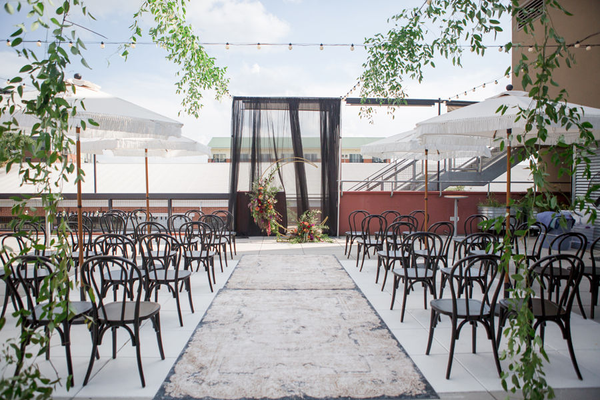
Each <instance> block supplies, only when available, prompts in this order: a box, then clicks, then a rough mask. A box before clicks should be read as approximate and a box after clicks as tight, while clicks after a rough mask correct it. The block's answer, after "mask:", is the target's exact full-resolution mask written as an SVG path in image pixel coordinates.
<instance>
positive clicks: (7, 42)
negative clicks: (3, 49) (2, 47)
mask: <svg viewBox="0 0 600 400" xmlns="http://www.w3.org/2000/svg"><path fill="white" fill-rule="evenodd" d="M6 45H7V46H8V47H10V39H6Z"/></svg>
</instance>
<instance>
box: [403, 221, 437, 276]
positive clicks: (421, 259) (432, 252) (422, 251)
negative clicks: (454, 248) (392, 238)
mask: <svg viewBox="0 0 600 400" xmlns="http://www.w3.org/2000/svg"><path fill="white" fill-rule="evenodd" d="M403 244H404V251H405V252H406V253H407V254H408V257H406V258H404V262H403V263H402V264H403V265H402V266H403V267H404V268H405V269H408V268H413V272H414V277H415V278H425V277H427V276H432V274H431V273H429V271H433V274H435V271H437V269H438V263H439V261H440V259H439V256H438V255H439V254H440V252H441V249H442V247H443V246H444V241H443V240H442V238H441V237H440V236H439V235H436V234H435V233H431V232H415V233H411V234H410V235H408V236H407V237H406V238H404V242H403ZM406 276H408V275H406Z"/></svg>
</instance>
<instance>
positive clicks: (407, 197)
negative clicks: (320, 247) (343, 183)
mask: <svg viewBox="0 0 600 400" xmlns="http://www.w3.org/2000/svg"><path fill="white" fill-rule="evenodd" d="M524 194H525V193H513V194H512V198H514V199H515V200H516V199H520V198H521V197H522V196H523V195H524ZM446 195H464V196H468V197H467V198H466V199H460V200H459V201H458V217H459V222H458V234H461V233H463V224H464V220H465V219H466V218H467V217H468V216H469V215H472V214H477V205H478V204H479V203H481V202H483V201H485V200H486V198H487V192H454V191H445V192H443V194H442V196H441V197H440V192H433V191H432V192H429V202H428V203H429V224H430V225H431V224H432V223H434V222H438V221H450V217H451V216H454V200H453V199H448V198H445V197H444V196H446ZM424 196H425V192H407V191H403V192H394V193H393V195H390V192H344V193H343V195H342V197H341V199H340V229H339V236H344V232H346V231H347V230H349V226H348V215H349V214H350V213H351V212H352V211H354V210H366V211H368V212H369V213H371V214H379V213H381V212H383V211H386V210H396V211H398V212H400V213H401V214H408V213H410V212H411V211H413V210H424V209H425V205H424V200H423V199H424ZM493 196H494V198H495V199H496V200H498V201H501V202H503V201H504V200H505V199H506V193H494V194H493Z"/></svg>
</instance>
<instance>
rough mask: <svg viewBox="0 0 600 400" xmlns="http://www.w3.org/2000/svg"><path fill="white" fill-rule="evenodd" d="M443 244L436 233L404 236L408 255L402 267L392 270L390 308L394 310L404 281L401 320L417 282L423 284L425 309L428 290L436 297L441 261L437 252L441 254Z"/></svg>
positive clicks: (418, 233) (417, 233)
mask: <svg viewBox="0 0 600 400" xmlns="http://www.w3.org/2000/svg"><path fill="white" fill-rule="evenodd" d="M442 246H443V241H442V238H441V237H440V236H438V235H436V234H435V233H430V232H416V233H412V234H410V235H408V236H407V237H406V238H404V241H403V247H404V251H405V252H406V254H407V256H406V257H404V258H403V259H402V262H401V264H402V268H395V269H394V270H393V271H392V272H393V274H394V287H393V291H392V304H391V305H390V310H392V309H393V308H394V302H395V300H396V290H398V287H399V286H400V282H402V283H403V284H404V292H403V297H402V312H401V314H400V322H404V312H405V311H406V298H407V296H408V294H409V293H410V292H411V291H413V290H414V286H415V284H417V283H420V284H421V285H422V286H423V306H424V307H425V309H427V291H428V290H429V291H430V292H431V295H432V296H433V298H434V299H435V298H436V288H435V286H436V284H435V282H436V275H437V270H438V262H439V260H438V258H437V254H439V252H440V249H441V248H442Z"/></svg>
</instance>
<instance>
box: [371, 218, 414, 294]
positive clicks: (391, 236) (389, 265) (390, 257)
mask: <svg viewBox="0 0 600 400" xmlns="http://www.w3.org/2000/svg"><path fill="white" fill-rule="evenodd" d="M414 230H415V226H414V225H413V224H411V223H408V222H393V223H392V224H390V225H389V226H388V229H387V232H386V233H385V236H384V239H385V241H384V246H383V249H382V250H379V251H377V274H376V275H375V283H377V282H378V281H379V271H380V270H381V267H383V283H382V284H381V290H382V291H383V289H384V288H385V282H386V281H387V277H388V272H389V271H391V270H393V269H394V267H395V264H396V261H399V262H402V261H403V259H404V258H406V257H407V254H406V251H405V249H404V245H403V241H404V238H405V237H406V236H407V235H408V234H409V233H410V232H413V231H414Z"/></svg>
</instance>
